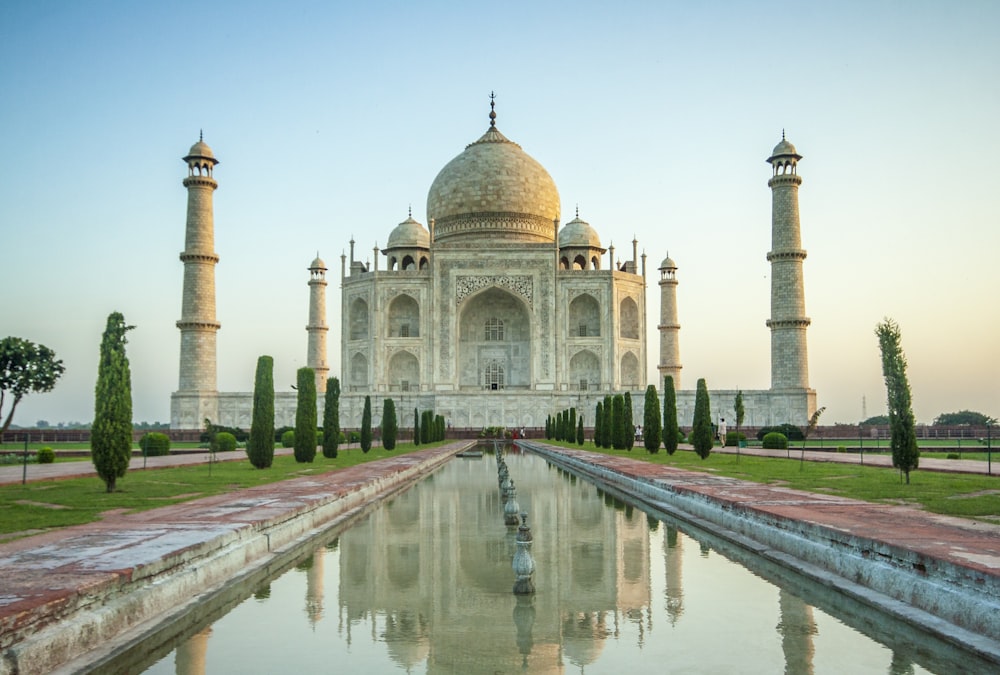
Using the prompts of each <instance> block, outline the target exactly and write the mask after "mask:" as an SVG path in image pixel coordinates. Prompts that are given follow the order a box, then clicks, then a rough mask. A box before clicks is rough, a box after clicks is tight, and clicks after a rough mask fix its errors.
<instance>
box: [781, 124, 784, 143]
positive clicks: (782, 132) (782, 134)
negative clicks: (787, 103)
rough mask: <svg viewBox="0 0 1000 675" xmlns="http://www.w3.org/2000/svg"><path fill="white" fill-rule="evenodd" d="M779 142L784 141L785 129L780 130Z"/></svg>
mask: <svg viewBox="0 0 1000 675" xmlns="http://www.w3.org/2000/svg"><path fill="white" fill-rule="evenodd" d="M781 140H785V128H784V127H782V128H781Z"/></svg>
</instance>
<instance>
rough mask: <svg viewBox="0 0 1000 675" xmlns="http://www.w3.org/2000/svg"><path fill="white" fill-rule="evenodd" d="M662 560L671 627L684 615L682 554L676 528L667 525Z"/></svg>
mask: <svg viewBox="0 0 1000 675" xmlns="http://www.w3.org/2000/svg"><path fill="white" fill-rule="evenodd" d="M663 559H664V567H665V568H666V572H667V589H666V603H667V605H666V608H667V616H668V617H669V618H670V625H671V626H673V625H675V624H676V623H677V621H678V620H680V618H681V615H682V614H684V588H683V576H682V571H683V568H682V566H681V564H682V562H683V554H682V552H681V547H680V538H679V537H678V532H677V528H676V527H675V526H672V525H667V529H666V532H664V533H663Z"/></svg>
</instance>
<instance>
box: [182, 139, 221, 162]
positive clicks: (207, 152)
mask: <svg viewBox="0 0 1000 675" xmlns="http://www.w3.org/2000/svg"><path fill="white" fill-rule="evenodd" d="M192 157H203V158H205V159H211V160H214V159H215V155H214V154H212V148H210V147H208V143H206V142H205V141H203V140H201V139H200V138H199V139H198V142H197V143H195V144H194V145H192V146H191V150H190V151H189V152H188V156H187V157H185V158H184V159H191V158H192Z"/></svg>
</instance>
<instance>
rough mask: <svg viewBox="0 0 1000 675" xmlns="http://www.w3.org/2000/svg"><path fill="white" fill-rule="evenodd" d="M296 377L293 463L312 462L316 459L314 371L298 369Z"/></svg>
mask: <svg viewBox="0 0 1000 675" xmlns="http://www.w3.org/2000/svg"><path fill="white" fill-rule="evenodd" d="M296 375H297V377H296V380H297V382H296V387H297V389H298V394H299V395H298V401H297V402H296V406H295V445H294V449H295V450H294V451H295V461H296V462H300V463H304V462H312V461H313V459H315V458H316V371H314V370H313V369H312V368H299V369H298V371H297V373H296Z"/></svg>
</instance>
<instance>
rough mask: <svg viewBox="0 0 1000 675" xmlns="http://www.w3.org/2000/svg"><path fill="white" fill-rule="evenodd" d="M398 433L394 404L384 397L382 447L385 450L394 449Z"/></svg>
mask: <svg viewBox="0 0 1000 675" xmlns="http://www.w3.org/2000/svg"><path fill="white" fill-rule="evenodd" d="M398 431H399V428H398V425H397V423H396V404H395V403H394V402H393V400H392V399H391V398H390V397H388V396H386V397H385V398H384V399H383V400H382V447H383V448H385V449H386V450H395V449H396V434H397V432H398Z"/></svg>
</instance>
